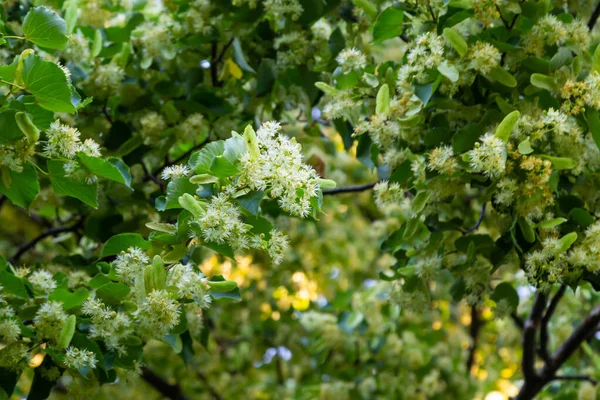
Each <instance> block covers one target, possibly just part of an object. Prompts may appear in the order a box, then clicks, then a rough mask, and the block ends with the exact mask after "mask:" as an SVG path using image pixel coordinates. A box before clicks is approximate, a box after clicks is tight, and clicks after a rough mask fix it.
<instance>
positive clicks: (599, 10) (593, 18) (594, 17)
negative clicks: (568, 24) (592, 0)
mask: <svg viewBox="0 0 600 400" xmlns="http://www.w3.org/2000/svg"><path fill="white" fill-rule="evenodd" d="M598 17H600V1H599V2H598V5H596V8H594V12H593V13H592V16H591V17H590V21H589V22H588V28H590V31H591V30H592V29H594V25H596V21H598Z"/></svg>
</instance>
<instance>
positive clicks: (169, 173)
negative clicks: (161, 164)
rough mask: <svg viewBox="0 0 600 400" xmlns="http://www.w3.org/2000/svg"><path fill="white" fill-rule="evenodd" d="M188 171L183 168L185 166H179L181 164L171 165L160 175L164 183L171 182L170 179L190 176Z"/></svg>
mask: <svg viewBox="0 0 600 400" xmlns="http://www.w3.org/2000/svg"><path fill="white" fill-rule="evenodd" d="M190 172H191V171H190V169H189V168H188V167H187V166H185V165H181V164H177V165H171V166H168V167H166V168H165V169H164V170H163V172H162V174H161V178H162V179H164V180H165V181H168V180H171V179H175V178H183V177H186V176H188V175H189V174H190Z"/></svg>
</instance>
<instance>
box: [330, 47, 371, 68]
mask: <svg viewBox="0 0 600 400" xmlns="http://www.w3.org/2000/svg"><path fill="white" fill-rule="evenodd" d="M335 60H336V61H337V62H338V64H339V65H340V67H341V68H342V70H343V71H344V72H349V71H352V70H355V69H363V68H364V67H366V66H367V57H366V56H365V55H364V54H363V53H362V52H361V51H360V50H358V49H357V48H355V47H353V48H351V49H344V50H342V51H340V54H338V56H337V57H336V58H335Z"/></svg>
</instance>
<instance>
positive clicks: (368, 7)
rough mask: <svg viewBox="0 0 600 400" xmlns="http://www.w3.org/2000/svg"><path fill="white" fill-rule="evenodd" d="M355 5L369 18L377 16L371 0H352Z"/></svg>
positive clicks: (375, 7)
mask: <svg viewBox="0 0 600 400" xmlns="http://www.w3.org/2000/svg"><path fill="white" fill-rule="evenodd" d="M352 2H353V3H354V4H355V5H356V7H359V8H362V10H363V11H364V12H365V14H367V16H368V17H369V18H371V19H374V18H375V17H376V16H377V6H375V5H374V4H373V3H372V2H371V0H352Z"/></svg>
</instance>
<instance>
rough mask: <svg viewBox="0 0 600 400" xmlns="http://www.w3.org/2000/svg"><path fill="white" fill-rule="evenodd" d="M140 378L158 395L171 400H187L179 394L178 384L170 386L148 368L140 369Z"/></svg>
mask: <svg viewBox="0 0 600 400" xmlns="http://www.w3.org/2000/svg"><path fill="white" fill-rule="evenodd" d="M141 376H142V378H143V379H144V380H145V381H146V382H148V383H149V384H150V385H152V386H153V387H154V389H156V390H157V391H158V392H160V394H162V395H163V396H165V397H166V398H168V399H171V400H187V397H185V396H184V395H183V393H181V388H180V387H179V385H178V384H175V385H171V384H170V383H169V382H167V381H165V380H164V379H163V378H161V377H160V376H158V375H156V374H155V373H154V372H153V371H152V370H151V369H149V368H148V367H142V375H141Z"/></svg>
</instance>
